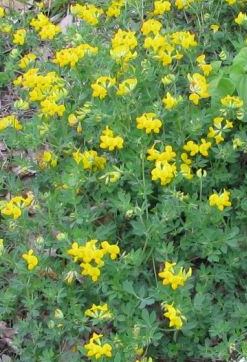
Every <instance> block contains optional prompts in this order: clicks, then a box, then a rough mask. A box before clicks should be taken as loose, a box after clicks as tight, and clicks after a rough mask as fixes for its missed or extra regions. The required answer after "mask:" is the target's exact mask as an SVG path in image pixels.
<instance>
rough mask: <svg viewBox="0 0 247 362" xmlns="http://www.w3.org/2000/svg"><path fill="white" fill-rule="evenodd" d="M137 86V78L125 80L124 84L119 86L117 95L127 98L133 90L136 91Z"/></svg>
mask: <svg viewBox="0 0 247 362" xmlns="http://www.w3.org/2000/svg"><path fill="white" fill-rule="evenodd" d="M136 85H137V79H136V78H128V79H126V80H124V81H123V82H122V83H120V84H119V85H118V89H117V95H118V96H125V95H126V94H129V93H131V92H132V91H133V89H135V87H136Z"/></svg>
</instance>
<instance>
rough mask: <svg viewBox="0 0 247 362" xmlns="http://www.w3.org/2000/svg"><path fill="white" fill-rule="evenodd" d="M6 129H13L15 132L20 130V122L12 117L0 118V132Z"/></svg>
mask: <svg viewBox="0 0 247 362" xmlns="http://www.w3.org/2000/svg"><path fill="white" fill-rule="evenodd" d="M8 127H12V128H14V129H16V130H17V131H19V130H21V129H22V125H21V124H20V122H19V121H18V119H17V118H16V117H15V116H14V115H10V116H6V117H3V118H0V132H1V131H3V130H4V129H5V128H8Z"/></svg>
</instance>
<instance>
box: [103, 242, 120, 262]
mask: <svg viewBox="0 0 247 362" xmlns="http://www.w3.org/2000/svg"><path fill="white" fill-rule="evenodd" d="M101 248H102V251H103V253H104V254H110V257H111V259H112V260H115V259H116V258H117V256H118V254H119V253H120V249H119V247H118V246H117V245H116V244H109V243H108V241H103V242H102V243H101Z"/></svg>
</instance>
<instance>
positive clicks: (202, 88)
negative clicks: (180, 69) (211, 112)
mask: <svg viewBox="0 0 247 362" xmlns="http://www.w3.org/2000/svg"><path fill="white" fill-rule="evenodd" d="M188 79H189V82H190V91H191V94H190V96H189V100H190V101H191V102H193V103H194V104H195V105H198V103H199V100H200V99H203V98H209V97H210V95H209V92H208V83H207V80H206V78H205V77H204V76H203V75H201V74H199V73H194V74H192V75H190V74H189V75H188Z"/></svg>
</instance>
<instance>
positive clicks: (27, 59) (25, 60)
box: [18, 53, 37, 69]
mask: <svg viewBox="0 0 247 362" xmlns="http://www.w3.org/2000/svg"><path fill="white" fill-rule="evenodd" d="M36 58H37V57H36V55H35V54H33V53H28V54H26V55H24V56H23V57H22V58H21V60H20V61H19V63H18V65H19V67H20V68H21V69H26V68H27V67H28V66H29V64H30V63H32V62H33V61H34V60H35V59H36Z"/></svg>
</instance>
